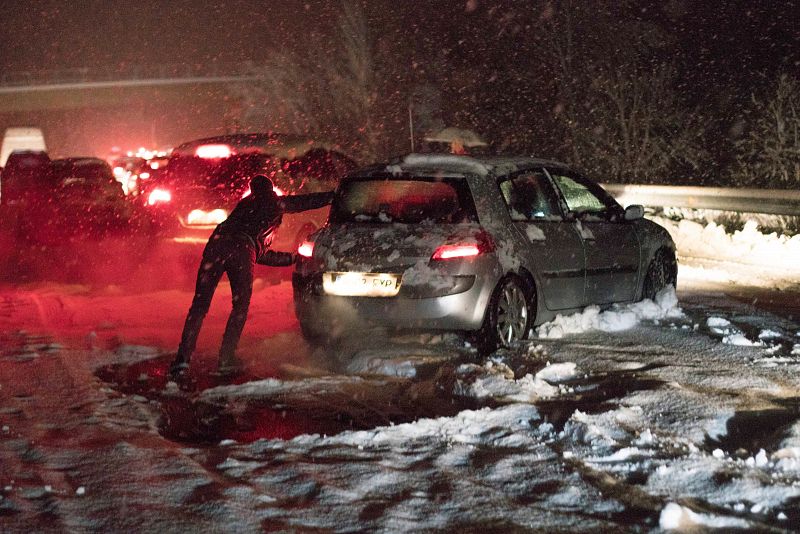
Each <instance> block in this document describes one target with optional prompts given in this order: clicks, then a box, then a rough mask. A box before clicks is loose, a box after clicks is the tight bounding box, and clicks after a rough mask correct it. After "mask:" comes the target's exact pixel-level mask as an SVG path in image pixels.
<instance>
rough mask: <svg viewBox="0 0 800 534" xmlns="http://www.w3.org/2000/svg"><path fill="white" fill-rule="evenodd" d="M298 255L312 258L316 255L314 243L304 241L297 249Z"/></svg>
mask: <svg viewBox="0 0 800 534" xmlns="http://www.w3.org/2000/svg"><path fill="white" fill-rule="evenodd" d="M297 253H298V254H299V255H300V256H303V257H304V258H310V257H311V256H313V255H314V243H313V242H312V241H303V242H302V243H300V246H299V247H297Z"/></svg>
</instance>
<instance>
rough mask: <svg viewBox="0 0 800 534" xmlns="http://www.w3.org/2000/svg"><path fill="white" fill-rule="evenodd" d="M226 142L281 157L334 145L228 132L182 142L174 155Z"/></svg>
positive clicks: (291, 138)
mask: <svg viewBox="0 0 800 534" xmlns="http://www.w3.org/2000/svg"><path fill="white" fill-rule="evenodd" d="M210 144H225V145H228V146H230V147H231V148H233V149H235V150H244V151H250V150H253V151H257V152H263V153H269V154H275V155H278V156H280V157H283V156H289V155H292V154H293V155H296V156H299V155H303V154H305V153H306V152H307V151H309V150H311V149H314V148H322V149H329V150H330V149H332V148H333V147H334V145H332V144H331V143H328V142H327V141H322V140H319V139H310V138H308V137H303V136H298V135H289V134H279V133H243V134H227V135H218V136H214V137H204V138H202V139H195V140H192V141H187V142H185V143H182V144H181V145H180V146H178V147H177V148H175V149H174V150H173V152H172V153H173V154H174V155H181V156H193V155H194V153H195V150H196V149H197V147H198V146H201V145H210Z"/></svg>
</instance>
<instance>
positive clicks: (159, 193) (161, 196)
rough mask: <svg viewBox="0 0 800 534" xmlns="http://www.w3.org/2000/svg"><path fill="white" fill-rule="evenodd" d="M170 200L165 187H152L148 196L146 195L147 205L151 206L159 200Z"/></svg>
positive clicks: (170, 196)
mask: <svg viewBox="0 0 800 534" xmlns="http://www.w3.org/2000/svg"><path fill="white" fill-rule="evenodd" d="M171 200H172V195H171V194H170V192H169V191H167V190H165V189H153V190H152V191H151V192H150V196H148V197H147V205H148V206H152V205H154V204H158V203H159V202H169V201H171Z"/></svg>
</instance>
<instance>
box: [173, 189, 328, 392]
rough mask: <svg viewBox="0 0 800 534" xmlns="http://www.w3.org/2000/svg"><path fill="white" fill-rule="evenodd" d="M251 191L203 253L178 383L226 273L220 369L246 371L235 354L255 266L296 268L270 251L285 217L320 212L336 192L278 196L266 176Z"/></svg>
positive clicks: (289, 256)
mask: <svg viewBox="0 0 800 534" xmlns="http://www.w3.org/2000/svg"><path fill="white" fill-rule="evenodd" d="M250 191H251V194H250V195H248V196H246V197H245V198H243V199H242V200H240V201H239V203H238V204H237V205H236V207H235V208H234V209H233V211H232V212H231V213H230V215H229V216H228V218H227V219H226V220H225V221H223V222H221V223H220V224H218V225H217V227H216V228H215V229H214V232H213V233H212V234H211V237H210V238H209V239H208V243H206V246H205V249H204V250H203V258H202V260H201V261H200V268H199V269H198V271H197V283H196V288H195V293H194V298H193V299H192V305H191V307H190V308H189V312H188V314H187V316H186V322H185V324H184V326H183V333H182V334H181V341H180V345H179V346H178V354H177V356H176V357H175V360H174V361H173V363H172V365H171V366H170V376H171V377H172V378H174V379H178V378H181V377H182V376H183V375H185V374H186V372H187V371H188V369H189V360H190V358H191V356H192V353H193V352H194V349H195V345H196V344H197V336H198V335H199V334H200V327H201V326H202V324H203V319H204V318H205V316H206V314H207V313H208V309H209V307H210V306H211V299H212V297H213V296H214V291H215V290H216V288H217V285H218V284H219V281H220V279H221V278H222V274H223V273H227V274H228V280H229V281H230V284H231V295H232V300H233V308H232V309H231V313H230V316H229V317H228V323H227V325H226V326H225V333H224V334H223V336H222V345H221V347H220V350H219V362H218V367H219V372H220V373H223V374H226V373H231V372H236V371H237V370H239V369H240V368H241V363H240V362H239V361H238V360H237V358H236V356H235V352H236V346H237V345H238V343H239V338H240V337H241V335H242V330H243V329H244V325H245V322H246V321H247V310H248V308H249V307H250V297H251V295H252V293H253V267H254V266H255V264H256V263H259V264H262V265H270V266H273V267H283V266H288V265H291V264H292V262H293V260H294V254H293V253H289V252H276V251H273V250H270V249H269V247H270V244H271V243H272V238H273V235H274V233H275V230H276V229H277V228H278V226H279V225H280V223H281V218H282V215H283V214H284V213H295V212H299V211H305V210H311V209H316V208H321V207H323V206H325V205H327V204H330V202H331V200H332V199H333V192H327V193H311V194H306V195H292V196H286V197H279V196H278V195H277V194H276V193H275V191H274V190H273V184H272V181H271V180H270V179H269V178H268V177H267V176H265V175H263V174H259V175H257V176H254V177H253V178H252V179H251V180H250Z"/></svg>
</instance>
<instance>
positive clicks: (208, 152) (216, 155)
mask: <svg viewBox="0 0 800 534" xmlns="http://www.w3.org/2000/svg"><path fill="white" fill-rule="evenodd" d="M194 155H195V156H197V157H198V158H203V159H220V158H227V157H229V156H230V155H231V147H229V146H228V145H200V146H199V147H197V149H195V151H194Z"/></svg>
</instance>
